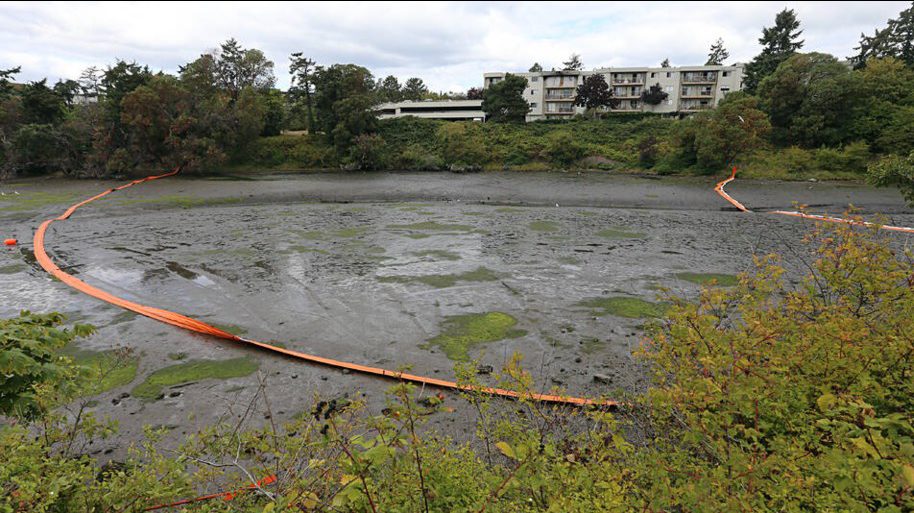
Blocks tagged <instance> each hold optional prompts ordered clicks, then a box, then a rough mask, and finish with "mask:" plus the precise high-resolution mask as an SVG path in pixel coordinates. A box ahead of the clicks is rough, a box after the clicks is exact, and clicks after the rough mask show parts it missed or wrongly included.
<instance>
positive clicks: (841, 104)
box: [758, 53, 857, 147]
mask: <svg viewBox="0 0 914 513" xmlns="http://www.w3.org/2000/svg"><path fill="white" fill-rule="evenodd" d="M856 78H857V77H856V76H855V75H854V74H852V73H851V71H850V70H849V69H848V68H847V67H846V66H844V65H843V64H841V63H839V62H838V60H837V59H835V58H834V57H832V56H831V55H828V54H823V53H808V54H795V55H793V56H792V57H790V58H788V59H787V60H785V61H784V62H783V63H781V65H780V66H778V68H777V69H776V70H775V71H774V72H773V73H772V74H771V75H770V76H768V77H767V78H765V80H763V81H762V83H761V84H760V85H759V87H758V97H759V100H760V102H761V105H762V108H763V109H764V110H765V111H766V112H767V113H768V115H769V117H770V119H771V125H772V127H773V128H774V132H773V138H774V140H775V141H777V142H780V143H787V142H788V141H789V142H797V143H799V144H801V145H804V146H808V147H817V146H820V145H823V144H824V145H837V144H841V143H844V142H849V141H848V140H847V139H848V138H849V137H850V136H851V130H850V125H851V122H852V117H851V114H852V113H853V112H854V109H853V106H854V104H855V102H856V90H857V87H856Z"/></svg>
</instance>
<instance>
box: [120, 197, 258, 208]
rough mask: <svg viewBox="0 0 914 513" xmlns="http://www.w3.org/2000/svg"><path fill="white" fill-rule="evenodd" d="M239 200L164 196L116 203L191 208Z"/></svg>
mask: <svg viewBox="0 0 914 513" xmlns="http://www.w3.org/2000/svg"><path fill="white" fill-rule="evenodd" d="M240 201H241V198H200V197H197V196H187V195H182V194H166V195H164V196H158V197H155V198H135V199H122V200H119V201H118V204H119V205H141V204H152V205H161V206H167V207H179V208H193V207H200V206H204V205H228V204H232V203H238V202H240Z"/></svg>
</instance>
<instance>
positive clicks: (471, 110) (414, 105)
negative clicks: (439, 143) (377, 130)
mask: <svg viewBox="0 0 914 513" xmlns="http://www.w3.org/2000/svg"><path fill="white" fill-rule="evenodd" d="M375 112H377V113H378V118H380V119H388V118H401V117H403V116H415V117H417V118H426V119H445V120H451V121H485V119H486V114H485V112H483V111H482V100H445V101H421V102H413V101H405V102H392V103H382V104H380V105H378V106H377V107H375Z"/></svg>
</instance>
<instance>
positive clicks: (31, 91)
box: [20, 79, 66, 125]
mask: <svg viewBox="0 0 914 513" xmlns="http://www.w3.org/2000/svg"><path fill="white" fill-rule="evenodd" d="M20 96H21V97H22V110H23V113H24V115H25V119H26V122H27V123H36V124H47V125H53V124H56V123H59V122H60V121H61V120H62V119H63V116H64V106H65V104H66V102H65V101H64V99H63V98H61V97H60V95H58V94H57V93H56V92H54V90H52V89H51V88H49V87H48V86H47V79H42V80H39V81H37V82H30V83H29V84H27V85H26V86H25V87H23V88H22V91H21V93H20Z"/></svg>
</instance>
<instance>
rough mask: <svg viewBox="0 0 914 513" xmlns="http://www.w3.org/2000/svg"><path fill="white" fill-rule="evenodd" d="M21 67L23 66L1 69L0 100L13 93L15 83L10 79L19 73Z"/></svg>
mask: <svg viewBox="0 0 914 513" xmlns="http://www.w3.org/2000/svg"><path fill="white" fill-rule="evenodd" d="M21 69H22V68H21V67H19V66H16V67H15V68H10V69H0V100H2V99H4V98H6V97H7V96H9V95H11V94H12V93H13V84H12V82H11V81H10V79H11V78H13V76H14V75H17V74H18V73H19V70H21Z"/></svg>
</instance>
